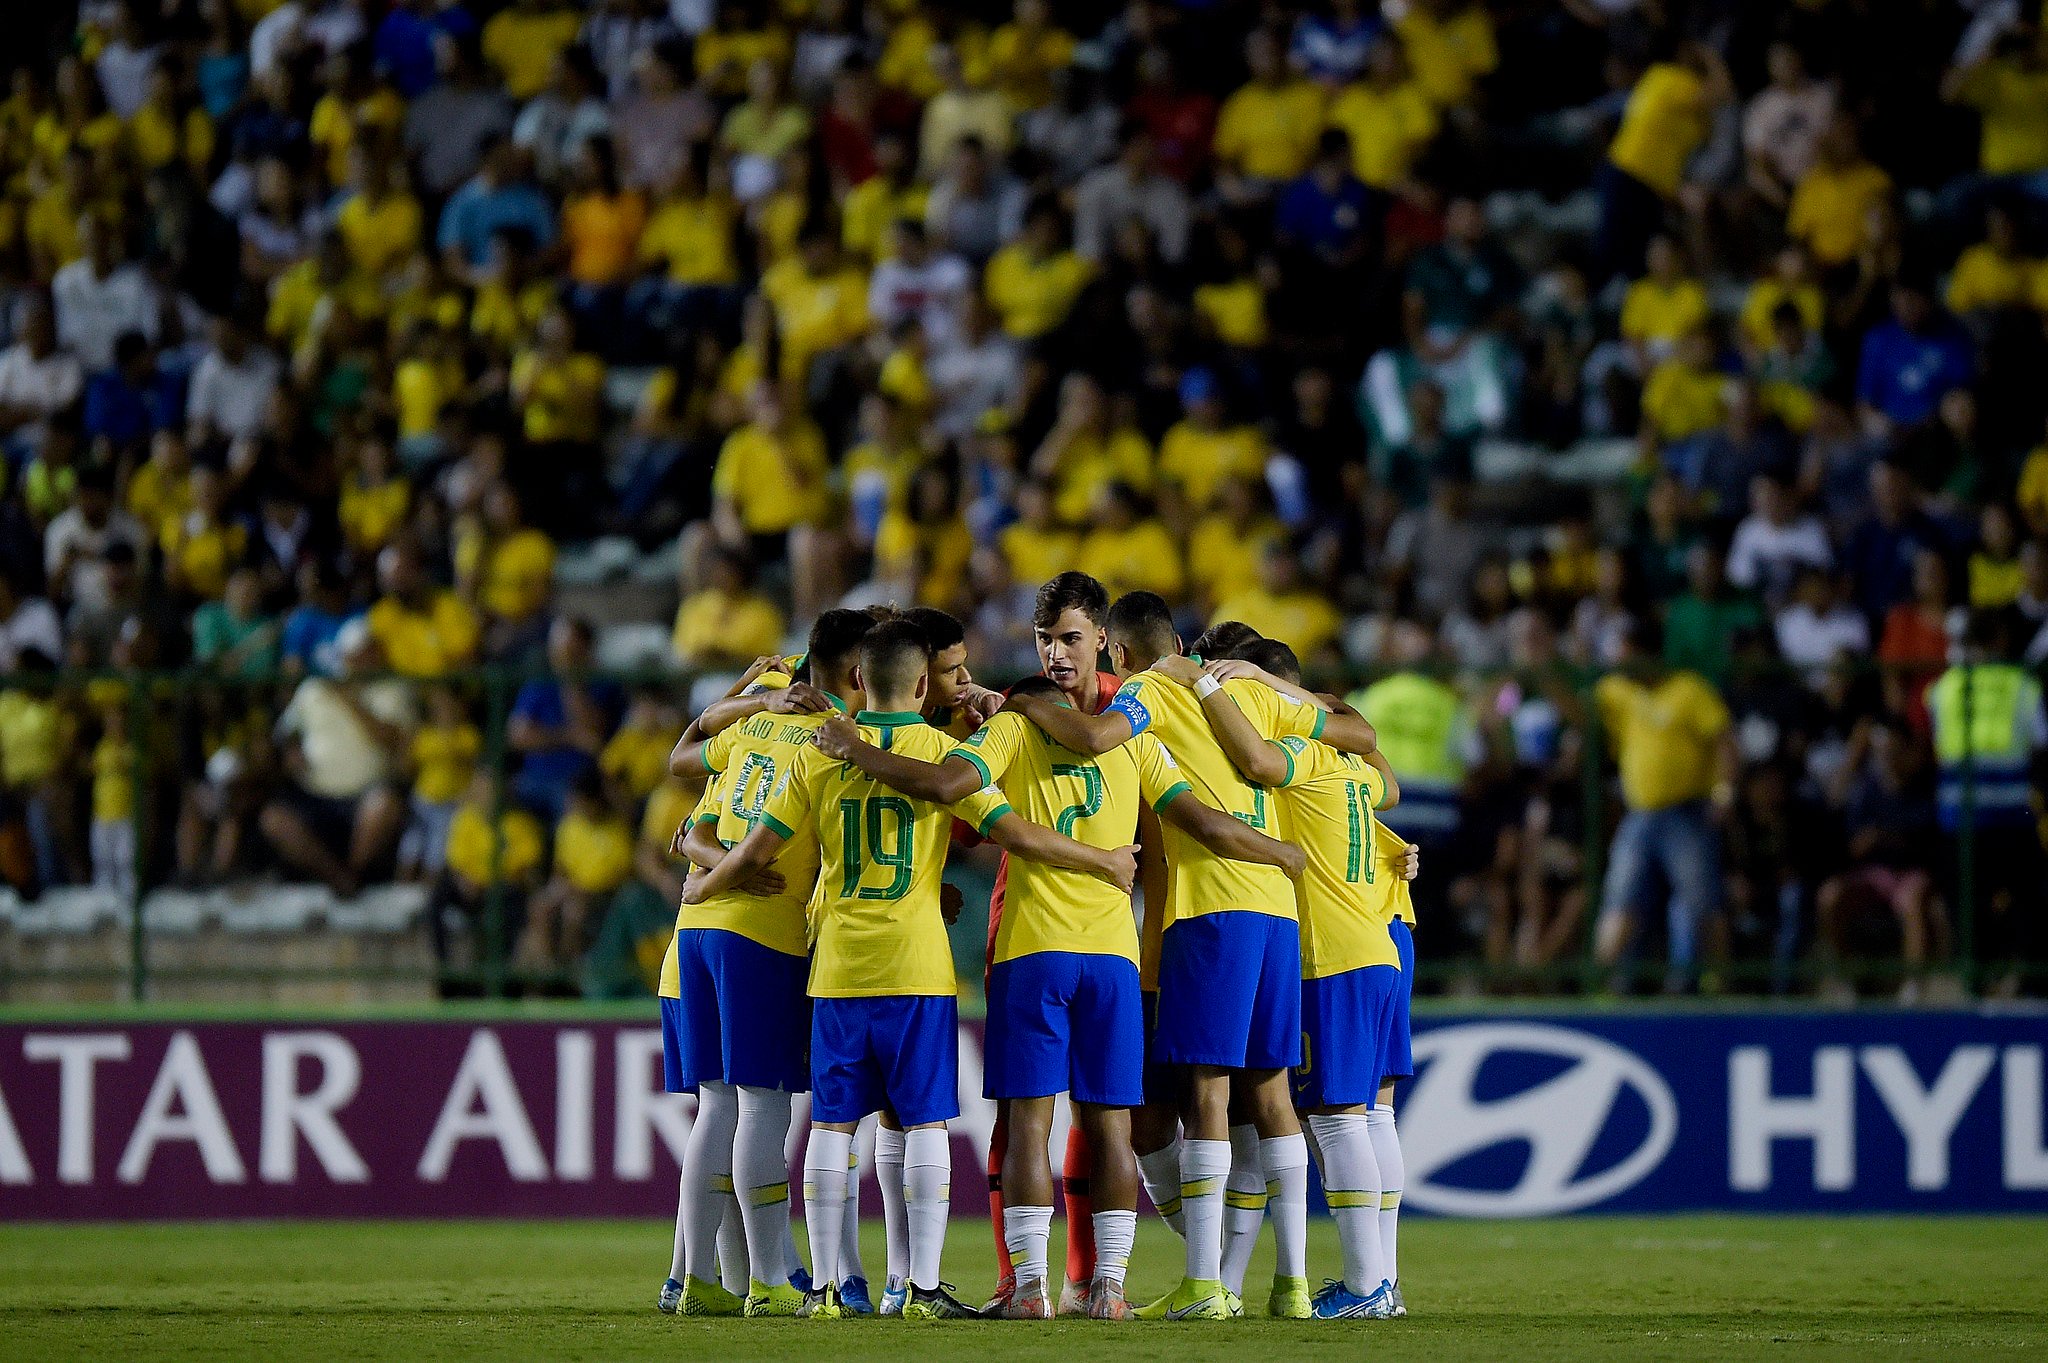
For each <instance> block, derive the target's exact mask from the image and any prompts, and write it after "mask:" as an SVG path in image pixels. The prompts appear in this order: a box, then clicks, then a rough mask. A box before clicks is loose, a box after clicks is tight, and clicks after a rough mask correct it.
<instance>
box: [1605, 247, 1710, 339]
mask: <svg viewBox="0 0 2048 1363" xmlns="http://www.w3.org/2000/svg"><path fill="white" fill-rule="evenodd" d="M1644 261H1645V263H1646V264H1647V266H1648V268H1649V272H1648V273H1647V274H1645V275H1644V276H1643V277H1642V278H1641V279H1638V280H1636V281H1635V282H1634V283H1633V284H1630V285H1629V286H1628V292H1627V293H1626V294H1624V295H1623V296H1622V300H1621V336H1622V339H1623V340H1625V341H1627V342H1628V344H1629V347H1630V349H1631V350H1632V351H1633V352H1634V358H1635V363H1636V372H1638V373H1648V372H1649V371H1650V370H1651V369H1652V368H1654V367H1655V366H1656V365H1658V364H1659V363H1661V362H1662V361H1664V360H1665V359H1668V358H1669V357H1670V355H1671V352H1672V351H1674V350H1676V349H1677V348H1678V343H1679V341H1680V340H1682V339H1684V338H1685V337H1687V336H1690V335H1691V334H1692V333H1693V332H1695V331H1697V330H1699V328H1701V327H1702V326H1705V325H1706V323H1707V316H1708V307H1707V290H1706V287H1705V286H1704V285H1702V284H1701V283H1700V282H1699V280H1697V279H1694V278H1693V277H1692V276H1691V275H1690V274H1689V273H1687V271H1686V268H1685V265H1686V261H1685V254H1684V252H1683V251H1682V250H1680V249H1679V245H1678V241H1677V239H1676V238H1675V237H1672V236H1670V235H1669V234H1667V233H1661V232H1660V233H1658V234H1657V235H1656V236H1654V237H1652V238H1650V247H1649V250H1648V252H1646V253H1645V256H1644Z"/></svg>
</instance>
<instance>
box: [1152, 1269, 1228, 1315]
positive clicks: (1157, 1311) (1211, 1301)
mask: <svg viewBox="0 0 2048 1363" xmlns="http://www.w3.org/2000/svg"><path fill="white" fill-rule="evenodd" d="M1137 1317H1138V1319H1139V1320H1229V1319H1230V1318H1231V1316H1230V1300H1229V1296H1228V1294H1227V1293H1226V1292H1225V1290H1224V1287H1223V1284H1222V1283H1220V1282H1218V1281H1217V1280H1216V1279H1214V1278H1208V1279H1203V1280H1198V1279H1195V1278H1182V1279H1181V1280H1180V1286H1179V1287H1176V1288H1175V1289H1173V1291H1171V1292H1169V1293H1167V1294H1166V1295H1165V1296H1163V1297H1161V1298H1160V1299H1159V1300H1158V1301H1155V1302H1153V1303H1152V1304H1151V1305H1149V1306H1141V1307H1139V1308H1138V1310H1137Z"/></svg>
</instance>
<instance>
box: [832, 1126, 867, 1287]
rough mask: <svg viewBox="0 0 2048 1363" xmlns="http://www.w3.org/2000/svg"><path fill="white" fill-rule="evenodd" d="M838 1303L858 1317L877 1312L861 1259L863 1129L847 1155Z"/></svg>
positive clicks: (840, 1235)
mask: <svg viewBox="0 0 2048 1363" xmlns="http://www.w3.org/2000/svg"><path fill="white" fill-rule="evenodd" d="M839 1304H840V1305H842V1306H844V1307H845V1308H846V1309H847V1311H848V1312H849V1313H850V1314H852V1315H856V1316H871V1315H873V1314H874V1313H875V1303H874V1300H873V1299H872V1298H871V1297H869V1296H868V1274H867V1268H866V1266H865V1265H863V1264H862V1263H861V1258H860V1132H859V1131H857V1130H856V1131H855V1132H854V1141H853V1148H852V1149H851V1150H849V1151H848V1152H847V1155H846V1211H845V1213H844V1215H843V1216H842V1217H841V1218H840V1222H839Z"/></svg>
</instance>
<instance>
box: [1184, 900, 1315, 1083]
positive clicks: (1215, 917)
mask: <svg viewBox="0 0 2048 1363" xmlns="http://www.w3.org/2000/svg"><path fill="white" fill-rule="evenodd" d="M1158 1040H1159V1048H1158V1049H1159V1059H1161V1060H1165V1061H1168V1062H1171V1063H1172V1064H1176V1065H1216V1066H1220V1067H1221V1068H1223V1069H1230V1070H1284V1069H1289V1068H1291V1067H1293V1066H1294V1065H1296V1064H1298V1063H1300V1061H1301V925H1300V924H1299V923H1296V922H1295V921H1294V920H1293V919H1292V918H1280V917H1277V916H1275V915H1273V914H1270V913H1251V912H1248V911H1242V910H1240V911H1235V912H1225V913H1205V914H1202V915H1200V916H1198V917H1195V918H1183V919H1181V920H1180V921H1179V922H1176V923H1174V924H1172V925H1171V926H1169V927H1168V928H1167V929H1166V935H1165V936H1164V937H1163V938H1161V939H1160V946H1159V1029H1158Z"/></svg>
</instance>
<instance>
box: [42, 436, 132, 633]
mask: <svg viewBox="0 0 2048 1363" xmlns="http://www.w3.org/2000/svg"><path fill="white" fill-rule="evenodd" d="M117 544H125V545H127V546H128V548H129V550H130V552H131V554H132V555H133V556H135V557H138V558H139V557H140V556H141V555H142V554H143V553H144V552H145V551H147V550H148V548H149V535H148V533H147V532H146V531H144V530H143V528H142V522H140V521H138V520H136V519H135V518H134V517H133V516H131V515H129V514H128V513H127V512H126V511H123V510H122V509H121V508H120V507H119V506H118V505H116V504H115V502H114V475H113V471H112V470H111V469H108V468H106V467H104V466H101V467H96V468H88V469H84V470H81V471H80V473H79V475H78V491H77V494H76V496H75V497H74V498H73V500H72V503H71V505H70V506H69V507H68V508H66V509H65V510H63V511H61V512H59V513H58V514H57V518H56V519H55V520H53V521H51V522H50V527H49V529H47V530H45V531H44V532H43V573H44V576H46V577H47V578H48V579H49V582H50V590H51V592H52V593H53V594H54V595H55V596H56V597H57V598H58V599H59V600H60V601H68V602H70V603H71V604H72V605H74V606H77V607H82V608H85V609H88V610H101V609H104V608H105V607H106V606H107V605H108V603H109V602H110V600H111V599H112V595H113V594H112V592H111V591H110V590H109V589H108V586H107V571H106V559H107V551H108V550H110V549H112V548H113V547H114V546H115V545H117Z"/></svg>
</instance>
